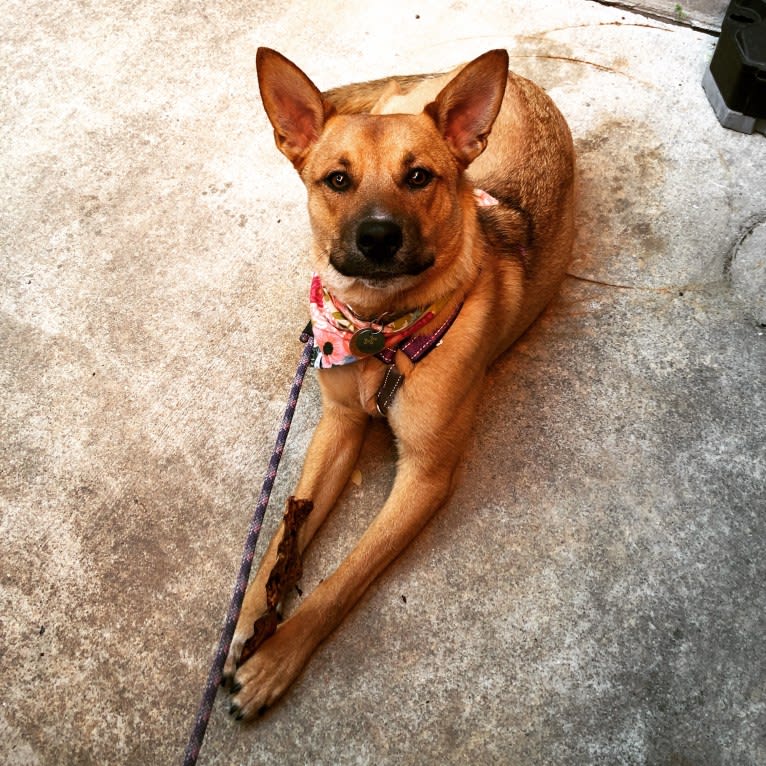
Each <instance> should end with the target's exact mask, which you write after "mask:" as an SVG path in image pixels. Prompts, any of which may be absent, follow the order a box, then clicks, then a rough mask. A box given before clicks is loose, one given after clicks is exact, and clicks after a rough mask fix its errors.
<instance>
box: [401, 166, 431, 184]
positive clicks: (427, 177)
mask: <svg viewBox="0 0 766 766" xmlns="http://www.w3.org/2000/svg"><path fill="white" fill-rule="evenodd" d="M432 178H433V174H432V173H431V171H430V170H426V169H425V168H412V170H410V172H409V173H407V178H406V181H407V186H409V187H410V189H422V188H423V187H424V186H428V184H429V183H431V179H432Z"/></svg>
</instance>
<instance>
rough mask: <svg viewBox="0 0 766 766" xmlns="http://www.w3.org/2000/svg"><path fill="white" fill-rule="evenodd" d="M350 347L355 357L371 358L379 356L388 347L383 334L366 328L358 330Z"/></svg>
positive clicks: (352, 338)
mask: <svg viewBox="0 0 766 766" xmlns="http://www.w3.org/2000/svg"><path fill="white" fill-rule="evenodd" d="M349 346H350V347H351V353H352V354H354V356H370V355H371V354H377V353H378V352H379V351H382V350H383V349H384V348H385V347H386V337H385V335H383V333H382V332H377V331H376V330H372V329H370V328H369V327H365V328H364V329H363V330H357V331H356V332H355V333H354V334H353V335H352V336H351V343H349Z"/></svg>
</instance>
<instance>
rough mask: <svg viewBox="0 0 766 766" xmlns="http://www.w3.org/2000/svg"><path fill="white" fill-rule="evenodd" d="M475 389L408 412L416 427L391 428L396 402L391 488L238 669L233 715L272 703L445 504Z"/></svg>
mask: <svg viewBox="0 0 766 766" xmlns="http://www.w3.org/2000/svg"><path fill="white" fill-rule="evenodd" d="M478 390H479V386H478V385H476V386H474V387H473V388H472V390H470V391H469V392H466V396H465V398H463V399H462V401H461V403H460V406H459V411H457V412H453V413H446V414H445V413H440V414H439V415H438V417H436V418H435V419H436V420H437V421H438V422H434V423H430V424H429V423H423V420H424V418H423V411H424V408H423V407H422V405H421V406H420V407H419V410H420V412H419V413H418V414H419V417H417V418H412V422H415V421H417V422H418V427H417V428H413V427H412V426H411V425H409V426H407V427H402V428H400V429H397V423H396V420H402V421H403V422H406V421H407V420H408V418H407V416H406V415H405V413H404V411H403V407H401V406H399V407H397V410H398V412H397V413H396V416H395V418H394V419H393V422H392V425H393V427H394V431H395V433H396V434H397V436H398V442H399V451H400V460H399V470H398V472H397V475H396V479H395V481H394V486H393V488H392V490H391V494H390V495H389V497H388V499H387V501H386V503H385V504H384V506H383V508H382V509H381V511H380V513H379V514H378V515H377V516H376V518H375V519H374V520H373V522H372V523H371V525H370V526H369V527H368V529H367V530H366V531H365V533H364V535H363V536H362V538H361V539H360V541H359V543H358V544H357V546H356V547H355V548H354V550H353V551H352V552H351V553H350V554H349V556H348V557H347V558H346V559H345V560H344V561H343V563H342V564H341V565H340V567H339V568H338V569H337V570H336V571H335V572H334V573H333V574H332V575H331V576H330V577H328V578H326V579H325V580H324V581H322V582H321V583H320V584H319V585H318V586H317V587H316V589H315V590H314V591H313V592H312V593H311V594H310V595H309V596H308V597H307V598H306V599H305V600H304V601H303V603H302V604H301V606H300V607H299V608H298V610H297V611H296V612H295V614H294V615H293V616H292V617H290V618H289V619H288V620H286V621H285V622H284V623H282V624H281V625H280V626H279V627H278V628H277V632H276V633H275V634H274V635H273V636H272V637H271V638H269V639H268V640H267V641H266V642H265V643H264V644H263V645H262V646H261V647H260V648H259V649H258V651H257V652H256V653H255V655H254V656H253V657H251V658H250V659H249V660H248V661H247V662H246V663H244V665H242V667H240V668H239V670H238V671H237V674H236V676H235V683H234V686H233V691H234V697H233V699H232V704H231V712H232V714H234V715H236V716H237V717H238V718H251V717H253V716H254V715H256V714H258V713H261V712H263V710H265V709H266V708H267V707H268V706H270V705H271V704H273V703H274V702H275V701H276V700H277V699H278V698H279V697H280V696H281V695H282V694H283V693H284V692H285V691H286V690H287V688H288V687H289V686H290V684H292V682H293V681H294V680H295V679H296V678H297V677H298V675H299V674H300V672H301V670H302V669H303V667H304V665H305V664H306V662H307V661H308V660H309V658H310V657H311V655H312V653H313V652H314V650H315V649H316V647H317V646H318V645H319V643H320V642H321V641H322V640H323V639H324V638H325V637H327V636H328V635H329V634H330V633H331V632H332V630H333V629H334V628H335V627H336V626H337V625H338V623H339V622H340V621H341V620H342V619H343V617H344V616H345V615H346V614H347V613H348V611H349V610H350V609H351V608H352V607H353V606H354V604H355V603H356V602H357V601H358V599H359V598H360V597H361V596H362V594H363V593H364V591H365V590H366V589H367V587H368V586H369V585H370V583H372V581H373V580H374V579H375V578H376V577H377V576H378V575H379V574H380V573H381V572H382V571H383V570H384V569H385V568H386V566H388V564H389V563H391V561H393V560H394V558H396V556H398V555H399V553H400V552H401V551H402V550H404V548H405V547H406V546H407V544H408V543H409V542H410V541H411V540H412V538H413V537H414V536H415V535H416V534H417V533H418V532H419V531H420V530H421V529H422V528H423V526H424V525H425V524H426V522H427V521H428V520H429V519H430V518H431V516H432V515H433V513H434V512H435V511H436V510H437V509H438V508H439V507H440V506H442V505H443V504H444V502H445V501H446V500H447V498H448V497H449V494H450V492H451V491H452V485H453V477H454V474H455V469H456V466H457V462H458V460H459V458H460V456H461V454H462V448H463V446H464V442H465V437H466V435H467V433H468V431H469V428H470V423H471V420H472V417H473V412H474V409H475V405H476V400H477V397H478ZM402 399H404V397H402ZM398 404H400V405H403V404H404V401H402V402H399V403H398ZM413 406H414V403H413ZM432 413H434V410H433V409H431V410H430V412H429V414H432ZM410 414H412V413H410Z"/></svg>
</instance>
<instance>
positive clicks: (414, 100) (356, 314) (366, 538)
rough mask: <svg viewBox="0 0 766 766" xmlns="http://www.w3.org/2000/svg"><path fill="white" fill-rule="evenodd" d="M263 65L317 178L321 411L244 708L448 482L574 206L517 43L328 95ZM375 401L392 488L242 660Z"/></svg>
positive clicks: (264, 82)
mask: <svg viewBox="0 0 766 766" xmlns="http://www.w3.org/2000/svg"><path fill="white" fill-rule="evenodd" d="M256 65H257V72H258V81H259V86H260V92H261V97H262V100H263V105H264V108H265V110H266V113H267V115H268V118H269V120H270V122H271V124H272V126H273V128H274V137H275V141H276V145H277V147H278V149H279V150H280V151H281V152H282V153H283V154H284V155H285V156H286V157H287V159H288V160H290V162H291V163H292V164H293V166H294V167H295V169H296V170H297V171H298V173H299V174H300V177H301V179H302V180H303V183H304V184H305V186H306V190H307V192H308V212H309V218H310V222H311V228H312V232H313V245H312V261H313V268H314V272H315V274H314V277H313V279H312V282H311V290H310V292H311V300H310V311H311V318H312V326H313V331H314V336H315V358H314V360H313V364H314V366H316V367H319V368H320V370H319V372H318V379H319V385H320V389H321V394H322V415H321V418H320V421H319V423H318V425H317V428H316V431H315V433H314V435H313V438H312V441H311V444H310V446H309V449H308V453H307V457H306V461H305V465H304V468H303V472H302V474H301V478H300V480H299V482H298V485H297V487H296V489H295V496H296V497H297V498H301V499H303V501H310V503H309V505H308V506H305V508H308V510H309V511H310V512H308V515H307V516H306V518H305V521H303V522H302V524H301V525H300V526H299V527H298V528H296V527H295V525H294V524H293V525H292V526H291V525H290V524H288V521H287V516H286V518H285V521H284V522H283V524H282V525H281V526H280V528H279V530H278V531H277V533H276V535H275V537H274V539H273V540H272V541H271V543H270V545H269V546H268V549H267V551H266V553H265V554H264V558H263V561H262V563H261V566H260V569H259V570H258V572H257V574H256V576H255V577H254V578H253V581H252V583H251V585H250V587H249V589H248V590H247V593H246V596H245V599H244V603H243V608H242V612H241V616H240V618H239V622H238V624H237V628H236V631H235V634H234V637H233V640H232V644H231V647H230V651H229V655H228V658H227V661H226V665H225V668H224V681H225V682H226V683H228V685H229V688H230V693H231V703H230V708H229V710H230V713H231V714H232V715H233V716H235V717H236V718H238V719H250V718H253V717H255V716H258V715H262V714H263V713H264V712H265V711H266V710H267V709H268V708H269V707H270V706H271V705H273V703H274V702H275V701H276V700H277V699H278V698H279V697H280V696H281V695H283V694H284V692H285V691H286V690H287V689H288V688H289V686H290V685H291V684H292V682H293V681H294V680H295V679H296V678H297V677H298V675H299V674H300V673H301V672H302V670H303V668H304V666H305V665H306V663H307V662H308V660H309V659H310V657H311V655H312V653H313V652H314V650H315V649H316V648H317V646H318V645H319V644H320V642H322V641H323V640H324V639H325V638H326V637H327V636H328V635H329V634H330V633H331V632H332V631H333V629H334V628H335V627H336V626H337V625H338V624H339V623H340V621H341V620H342V619H343V618H344V617H345V615H346V614H347V613H348V612H349V611H350V610H351V609H352V607H353V606H354V604H355V603H356V602H357V601H358V599H359V598H360V597H361V596H362V594H363V593H364V591H365V589H366V588H367V587H368V586H369V585H370V584H371V583H372V582H373V580H374V579H375V578H376V577H377V576H378V575H379V574H380V573H381V572H382V571H383V570H384V569H385V568H386V567H387V566H388V565H389V564H390V563H391V562H392V561H393V560H394V559H395V558H396V557H397V556H398V554H399V553H400V552H401V551H402V550H403V549H404V548H405V547H406V546H407V545H408V543H409V542H410V541H411V540H412V539H413V538H414V537H415V535H416V534H417V533H418V532H419V530H420V529H421V528H422V527H423V526H424V525H425V524H426V522H428V520H429V519H430V518H431V517H432V516H433V514H434V513H435V512H436V511H437V510H438V509H439V508H440V507H441V506H443V505H444V504H445V502H446V501H447V499H448V498H449V497H450V494H451V492H452V490H453V486H454V483H455V474H456V468H457V466H458V463H459V461H460V458H461V455H462V452H463V447H464V445H465V444H466V441H467V436H468V434H469V431H470V429H471V427H472V422H473V420H474V416H475V413H476V409H477V404H478V402H479V400H480V398H481V391H482V380H483V378H484V377H485V373H486V371H487V368H488V367H489V366H490V364H491V363H492V362H493V361H494V360H495V359H496V358H497V357H498V356H499V355H500V354H501V353H503V352H504V351H505V350H506V349H508V348H509V346H511V344H512V343H513V342H514V341H515V340H516V339H517V338H518V337H519V336H520V335H521V334H522V333H523V332H524V331H525V330H526V329H527V328H528V327H529V325H530V323H531V322H532V321H533V320H534V319H535V317H537V316H538V314H539V313H540V312H541V311H542V309H543V308H544V307H545V306H546V305H547V304H548V303H549V301H550V300H551V298H552V297H553V296H554V295H555V293H556V291H557V289H558V287H559V285H560V283H561V281H562V279H563V277H564V275H565V272H566V268H567V265H568V262H569V261H570V257H571V252H572V244H573V238H574V204H575V160H574V150H573V145H572V138H571V134H570V131H569V128H568V126H567V124H566V122H565V120H564V118H563V117H562V115H561V113H560V112H559V111H558V109H557V108H556V106H555V105H554V104H553V102H552V101H551V99H550V98H549V97H548V96H547V95H546V94H545V93H544V92H543V91H542V90H541V89H540V88H539V87H538V86H536V85H534V84H533V83H531V82H530V81H528V80H526V79H524V78H522V77H520V76H518V75H516V74H514V73H512V72H509V71H508V54H507V52H506V51H504V50H492V51H489V52H487V53H485V54H484V55H482V56H479V57H478V58H476V59H475V60H473V61H471V62H470V63H468V64H466V65H464V66H461V67H458V68H457V69H456V70H454V71H452V72H449V73H446V74H437V75H423V76H412V77H392V78H387V79H384V80H379V81H375V82H369V83H362V84H359V85H351V86H346V87H342V88H337V89H335V90H331V91H328V92H326V93H321V92H320V91H319V90H318V89H317V87H316V86H315V85H314V84H313V83H312V82H311V80H309V78H308V77H307V76H306V75H305V74H304V73H303V72H302V71H301V70H300V69H299V68H298V67H297V66H296V65H295V64H293V63H292V62H290V61H289V60H288V59H286V58H284V57H283V56H282V55H281V54H279V53H277V52H276V51H273V50H269V49H266V48H261V49H259V50H258V53H257V60H256ZM423 349H425V350H423ZM421 352H422V353H421ZM380 416H385V417H386V418H387V419H388V422H389V424H390V427H391V430H392V432H393V435H394V437H395V440H396V446H397V449H398V465H397V473H396V477H395V480H394V482H393V487H392V489H391V492H390V495H389V497H388V499H387V500H386V501H385V503H384V505H383V507H382V509H381V510H380V511H379V513H378V515H377V516H376V517H375V519H374V520H373V521H372V522H371V524H370V525H369V527H368V528H367V530H366V531H365V532H364V534H363V535H362V537H361V538H360V540H359V541H358V543H357V545H356V547H355V548H354V549H353V551H352V552H351V553H350V554H349V555H348V557H347V558H346V559H345V560H344V561H343V562H342V563H341V565H340V566H339V567H338V569H337V570H336V571H335V572H333V573H332V574H331V575H330V576H329V577H327V578H326V579H324V580H323V581H322V582H321V583H320V584H319V585H318V586H317V587H316V589H315V590H314V591H313V592H312V593H310V594H309V595H308V596H307V597H306V598H305V599H303V601H302V603H301V604H300V605H299V606H298V608H297V609H296V610H295V612H294V614H292V616H290V617H289V618H288V619H286V620H285V621H283V622H281V623H280V624H279V625H278V626H277V625H276V618H274V619H273V623H274V626H273V627H272V630H271V631H270V632H271V633H272V634H271V635H270V637H266V638H265V640H263V642H262V643H261V645H260V646H259V647H258V648H257V650H256V651H255V652H254V653H252V656H250V657H249V658H247V659H246V660H244V659H243V649H244V648H245V647H246V645H247V643H248V640H250V639H251V634H252V633H253V630H254V623H256V622H257V620H258V618H259V617H261V616H262V615H264V614H267V613H271V614H272V615H273V614H274V609H275V603H276V602H277V601H278V600H279V599H280V598H281V595H280V594H279V593H278V592H277V591H275V590H274V589H273V587H272V586H273V584H274V582H275V580H279V579H280V577H282V576H283V575H284V571H283V570H280V571H282V574H279V572H278V571H277V570H279V566H278V563H279V559H280V557H281V556H283V553H284V547H283V549H282V550H281V551H280V542H283V543H284V544H286V543H287V542H288V540H287V538H288V537H290V539H291V540H292V541H293V544H294V546H295V547H296V549H297V550H296V551H295V553H294V555H296V556H299V555H300V553H301V552H302V551H303V550H304V549H305V548H306V546H307V545H308V544H309V542H310V541H311V539H312V537H313V536H314V534H315V532H316V531H317V529H318V528H319V526H320V525H321V524H322V521H323V520H324V519H325V517H326V516H327V514H328V513H329V511H330V510H331V509H332V507H333V505H334V504H335V502H336V500H337V498H338V496H339V495H340V493H341V491H342V490H343V488H344V487H345V486H346V484H347V482H348V481H349V478H350V476H351V474H352V472H353V469H354V466H355V463H356V461H357V457H358V455H359V451H360V447H361V444H362V440H363V436H364V433H365V429H366V426H367V424H368V422H369V419H370V418H371V417H380ZM304 505H305V504H304ZM305 508H304V509H305ZM304 515H305V514H304ZM288 526H291V528H290V529H288ZM283 538H284V540H283ZM282 563H283V564H284V561H283V562H282ZM275 573H276V574H275ZM267 590H268V597H267ZM275 593H277V595H275ZM274 628H275V629H274Z"/></svg>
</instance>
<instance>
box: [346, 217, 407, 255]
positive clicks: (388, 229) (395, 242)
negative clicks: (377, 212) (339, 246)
mask: <svg viewBox="0 0 766 766" xmlns="http://www.w3.org/2000/svg"><path fill="white" fill-rule="evenodd" d="M356 246H357V248H359V252H360V253H362V254H363V255H364V256H365V257H366V258H369V259H370V260H372V261H385V260H388V259H390V258H393V257H394V255H396V252H397V250H399V248H400V247H401V246H402V229H401V227H400V226H399V224H398V223H394V221H392V220H391V219H390V218H367V219H366V220H364V221H362V222H361V223H360V224H359V227H358V228H357V230H356Z"/></svg>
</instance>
